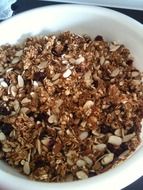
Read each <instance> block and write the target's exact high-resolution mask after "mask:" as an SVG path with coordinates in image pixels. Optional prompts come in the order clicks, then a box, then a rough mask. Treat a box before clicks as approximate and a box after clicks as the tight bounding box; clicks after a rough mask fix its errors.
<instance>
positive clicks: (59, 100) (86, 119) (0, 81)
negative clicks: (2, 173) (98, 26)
mask: <svg viewBox="0 0 143 190" xmlns="http://www.w3.org/2000/svg"><path fill="white" fill-rule="evenodd" d="M133 60H134V59H133V58H132V57H131V54H130V51H129V50H128V49H127V48H126V47H125V46H124V45H123V44H118V43H116V42H108V41H105V40H104V39H103V37H102V36H99V35H98V36H96V38H95V39H94V40H92V39H90V37H87V36H81V35H77V34H73V33H70V32H64V33H61V34H60V35H58V36H55V35H50V36H47V35H45V36H36V37H29V38H27V39H26V41H25V42H24V43H23V44H21V45H2V46H1V47H0V158H1V160H3V161H6V162H7V164H9V165H10V166H12V167H13V168H17V169H18V170H19V171H20V172H23V174H25V175H28V176H29V178H30V179H32V180H37V181H45V182H63V181H73V180H76V179H84V178H87V177H92V176H96V175H98V174H100V173H103V172H105V171H107V170H109V169H110V168H114V167H115V166H116V165H118V164H120V163H122V161H124V160H126V159H127V158H128V157H129V156H131V155H132V153H133V152H134V151H135V150H136V148H137V147H138V145H140V144H141V138H140V135H141V132H140V131H142V130H141V128H142V124H141V121H142V115H143V74H142V73H141V72H140V71H139V70H138V69H137V68H136V67H135V66H134V61H133ZM11 63H12V64H11ZM114 158H115V159H114ZM17 166H18V167H17Z"/></svg>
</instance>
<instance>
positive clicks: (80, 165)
mask: <svg viewBox="0 0 143 190" xmlns="http://www.w3.org/2000/svg"><path fill="white" fill-rule="evenodd" d="M76 165H77V166H78V167H83V166H85V161H84V160H81V159H80V160H77V162H76Z"/></svg>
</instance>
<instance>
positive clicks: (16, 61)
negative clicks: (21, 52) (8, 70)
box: [11, 57, 20, 64]
mask: <svg viewBox="0 0 143 190" xmlns="http://www.w3.org/2000/svg"><path fill="white" fill-rule="evenodd" d="M19 61H20V59H19V57H15V58H14V59H13V60H12V62H11V63H12V64H16V63H18V62H19Z"/></svg>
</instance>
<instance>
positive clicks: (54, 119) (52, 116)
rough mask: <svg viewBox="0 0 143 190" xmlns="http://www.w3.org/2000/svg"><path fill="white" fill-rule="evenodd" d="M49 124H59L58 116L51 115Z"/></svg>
mask: <svg viewBox="0 0 143 190" xmlns="http://www.w3.org/2000/svg"><path fill="white" fill-rule="evenodd" d="M48 122H49V123H54V124H57V122H58V119H57V116H56V115H54V114H53V115H50V117H49V118H48Z"/></svg>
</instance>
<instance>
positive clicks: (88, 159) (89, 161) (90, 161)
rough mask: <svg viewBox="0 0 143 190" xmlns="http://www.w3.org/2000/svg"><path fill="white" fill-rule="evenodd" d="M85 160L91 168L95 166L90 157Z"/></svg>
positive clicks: (85, 157)
mask: <svg viewBox="0 0 143 190" xmlns="http://www.w3.org/2000/svg"><path fill="white" fill-rule="evenodd" d="M83 159H84V161H85V162H86V163H87V164H88V165H89V166H90V167H91V166H92V165H93V161H92V160H91V159H90V158H89V157H88V156H84V157H83Z"/></svg>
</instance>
